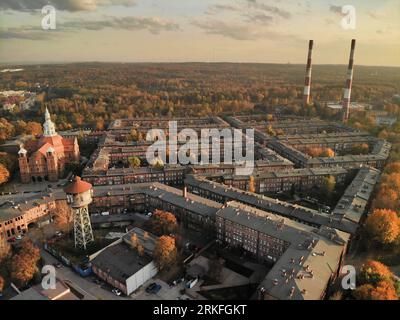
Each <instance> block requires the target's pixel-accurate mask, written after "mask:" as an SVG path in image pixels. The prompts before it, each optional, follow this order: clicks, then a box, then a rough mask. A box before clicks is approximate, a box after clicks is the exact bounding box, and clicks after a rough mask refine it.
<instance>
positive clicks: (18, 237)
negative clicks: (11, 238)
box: [15, 235, 23, 240]
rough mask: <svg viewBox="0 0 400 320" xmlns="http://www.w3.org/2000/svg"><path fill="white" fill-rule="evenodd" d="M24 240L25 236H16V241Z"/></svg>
mask: <svg viewBox="0 0 400 320" xmlns="http://www.w3.org/2000/svg"><path fill="white" fill-rule="evenodd" d="M22 238H23V236H22V235H19V236H16V237H15V240H22Z"/></svg>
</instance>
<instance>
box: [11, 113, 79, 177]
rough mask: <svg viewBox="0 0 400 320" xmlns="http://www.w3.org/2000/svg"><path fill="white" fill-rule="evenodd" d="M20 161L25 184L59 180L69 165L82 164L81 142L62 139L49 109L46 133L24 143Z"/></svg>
mask: <svg viewBox="0 0 400 320" xmlns="http://www.w3.org/2000/svg"><path fill="white" fill-rule="evenodd" d="M18 162H19V171H20V176H21V181H22V182H23V183H29V182H41V181H53V182H54V181H58V179H59V178H61V177H63V175H64V171H65V166H66V165H67V164H70V163H79V145H78V141H77V139H76V138H70V139H67V138H63V137H61V136H60V135H59V134H58V133H57V132H56V129H55V125H54V123H53V122H52V121H51V117H50V113H49V110H47V108H46V112H45V122H44V124H43V135H42V136H40V137H39V138H38V139H36V140H32V141H28V142H27V143H26V144H25V145H24V146H21V148H20V150H19V151H18Z"/></svg>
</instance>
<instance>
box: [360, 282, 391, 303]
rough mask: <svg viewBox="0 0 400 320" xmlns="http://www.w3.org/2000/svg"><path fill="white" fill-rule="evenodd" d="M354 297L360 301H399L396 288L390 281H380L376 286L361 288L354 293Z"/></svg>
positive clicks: (363, 286)
mask: <svg viewBox="0 0 400 320" xmlns="http://www.w3.org/2000/svg"><path fill="white" fill-rule="evenodd" d="M353 296H354V297H355V298H356V299H358V300H398V296H397V294H396V289H395V287H394V286H393V284H392V283H391V282H388V281H380V282H378V284H377V285H376V286H373V285H371V284H364V285H362V286H359V287H358V288H357V289H356V290H355V291H354V292H353Z"/></svg>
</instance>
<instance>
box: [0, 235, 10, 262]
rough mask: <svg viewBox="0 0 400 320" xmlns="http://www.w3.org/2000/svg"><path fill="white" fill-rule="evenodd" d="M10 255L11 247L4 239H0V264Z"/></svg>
mask: <svg viewBox="0 0 400 320" xmlns="http://www.w3.org/2000/svg"><path fill="white" fill-rule="evenodd" d="M10 254H11V246H10V244H9V243H8V242H7V241H6V240H5V239H3V238H2V239H0V263H1V262H2V261H3V260H4V259H6V258H7V257H8V256H9V255H10Z"/></svg>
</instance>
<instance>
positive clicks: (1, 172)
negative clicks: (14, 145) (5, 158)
mask: <svg viewBox="0 0 400 320" xmlns="http://www.w3.org/2000/svg"><path fill="white" fill-rule="evenodd" d="M9 178H10V172H9V171H8V170H7V168H6V167H5V166H4V165H3V164H2V163H0V184H3V183H6V182H7V181H8V179H9Z"/></svg>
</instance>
